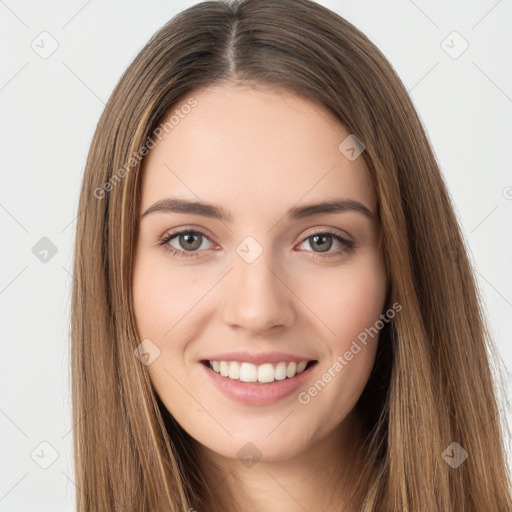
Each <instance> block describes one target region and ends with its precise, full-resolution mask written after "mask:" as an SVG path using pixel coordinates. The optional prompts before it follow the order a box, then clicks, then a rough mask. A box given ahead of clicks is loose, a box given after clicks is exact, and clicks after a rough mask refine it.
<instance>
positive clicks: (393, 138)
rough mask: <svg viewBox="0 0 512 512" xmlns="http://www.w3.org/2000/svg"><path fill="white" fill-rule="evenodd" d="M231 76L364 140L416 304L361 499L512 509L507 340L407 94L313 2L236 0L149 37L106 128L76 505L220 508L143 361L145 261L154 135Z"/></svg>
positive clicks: (371, 388) (482, 510) (394, 252)
mask: <svg viewBox="0 0 512 512" xmlns="http://www.w3.org/2000/svg"><path fill="white" fill-rule="evenodd" d="M226 82H230V83H239V84H261V85H265V86H271V87H276V88H280V89H283V88H284V89H286V90H287V91H289V92H291V93H293V94H296V95H298V96H300V97H302V98H305V99H309V100H313V101H315V102H319V103H320V104H321V105H323V106H324V107H325V108H326V109H328V111H330V112H332V113H333V114H334V115H335V116H336V117H337V119H339V122H340V123H341V124H342V125H343V126H344V127H345V128H346V130H347V131H348V132H349V133H351V134H355V135H356V136H357V138H358V139H359V140H361V141H362V142H363V144H364V146H365V149H364V151H363V153H362V155H361V157H362V158H364V162H365V165H366V167H367V169H368V172H369V174H370V176H371V180H372V183H373V186H374V187H375V192H376V196H377V206H378V219H379V226H380V231H381V236H382V247H383V252H384V258H385V264H386V269H387V274H388V282H389V295H388V305H389V304H393V303H395V302H397V303H399V304H401V306H402V311H401V312H400V314H398V315H396V316H395V317H394V318H393V320H392V321H390V322H389V323H388V324H387V325H386V326H385V327H384V328H383V329H382V331H381V332H380V335H379V340H378V350H377V354H376V359H375V364H374V367H373V369H372V373H371V375H370V378H369V381H368V383H367V385H366V387H365V389H364V391H363V393H362V395H361V396H360V398H359V400H358V402H357V404H356V408H357V410H358V412H359V417H360V418H361V421H362V425H363V433H364V440H365V441H364V448H365V450H366V451H365V454H366V455H365V459H364V470H363V471H362V472H361V474H360V475H355V476H354V492H355V494H356V495H357V498H358V500H359V501H358V503H361V504H362V508H361V511H363V512H381V511H385V512H387V511H393V512H395V511H396V512H419V511H428V512H504V511H509V510H512V506H511V497H510V484H509V473H508V467H507V460H506V455H505V449H504V430H505V427H504V425H502V423H501V421H500V417H501V415H502V412H501V411H500V407H499V403H500V402H499V399H498V390H499V389H498V387H497V386H496V382H497V379H496V375H495V374H494V373H493V370H498V369H499V368H498V366H497V365H495V364H494V360H493V355H496V353H497V350H496V348H495V346H494V345H493V341H492V339H491V336H490V334H489V329H488V327H486V323H485V315H484V307H483V304H482V300H481V298H480V296H479V291H478V288H477V286H476V281H475V278H474V274H473V270H472V266H471V262H470V259H469V257H468V250H467V248H466V246H465V243H464V239H463V237H462V235H461V230H460V228H459V225H458V222H457V219H456V216H455V214H454V209H453V206H452V203H451V200H450V197H449V194H448V191H447V188H446V186H445V183H444V181H443V178H442V175H441V172H440V168H439V165H438V163H437V162H436V159H435V156H434V153H433V151H432V148H431V146H430V143H429V141H428V138H427V136H426V133H425V131H424V129H423V127H422V124H421V121H420V119H419V116H418V114H417V113H416V111H415V108H414V106H413V104H412V101H411V99H410V98H409V96H408V93H407V90H406V88H405V87H404V85H403V84H402V82H401V80H400V79H399V77H398V76H397V74H396V72H395V71H394V69H393V68H392V66H391V65H390V63H389V62H388V61H387V60H386V58H385V57H384V55H383V54H382V53H381V52H380V51H379V49H378V48H377V47H376V46H375V45H374V44H373V43H372V42H371V41H370V40H369V39H368V38H367V37H366V36H365V35H364V34H363V33H361V32H360V31H359V30H358V29H357V28H355V27H354V26H353V25H352V24H351V23H349V22H348V21H346V20H345V19H344V18H342V17H340V16H339V15H337V14H336V13H334V12H332V11H330V10H329V9H327V8H325V7H323V6H320V5H319V4H317V3H315V2H312V1H308V0H240V1H238V0H234V1H229V0H227V1H208V2H203V3H199V4H196V5H194V6H192V7H190V8H187V9H186V10H184V11H182V12H180V13H179V14H178V15H176V16H175V17H174V18H172V19H171V20H170V21H169V22H168V23H167V24H165V25H164V26H163V27H162V28H161V29H160V30H159V31H157V33H156V34H154V35H153V37H151V39H150V40H149V42H148V43H147V44H146V46H145V47H144V48H143V49H142V50H141V51H140V52H139V53H138V55H137V56H136V58H135V59H134V61H133V62H132V63H131V64H130V65H129V67H128V68H127V70H126V71H125V72H124V74H123V76H122V77H121V79H120V81H119V83H118V84H117V86H116V87H115V89H114V91H113V93H112V95H111V97H110V99H109V100H108V103H107V104H106V108H105V109H104V112H103V114H102V116H101V118H100V120H99V123H98V125H97V128H96V131H95V134H94V136H93V140H92V143H91V147H90V151H89V154H88V158H87V163H86V168H85V171H84V176H83V183H82V188H81V193H80V203H79V208H78V211H79V215H78V220H77V226H76V241H75V254H74V278H75V280H74V283H73V292H72V311H71V339H72V350H71V355H72V361H71V363H72V364H71V371H72V400H73V420H74V421H73V423H74V429H73V435H74V456H75V475H76V485H77V492H76V496H77V511H78V512H89V511H90V512H93V511H94V512H114V511H116V512H117V511H119V512H121V511H122V512H128V511H137V512H150V511H151V512H155V511H159V512H160V511H161V512H164V511H168V512H177V511H179V512H188V511H189V510H190V509H193V508H195V509H196V510H198V511H199V512H211V510H208V511H205V509H204V508H203V504H204V503H205V498H206V497H207V496H209V495H212V494H211V489H209V488H208V486H207V485H206V483H205V479H204V478H203V475H202V474H201V472H200V470H199V469H198V464H197V463H196V462H197V461H196V457H195V453H194V449H193V445H192V443H191V438H190V436H189V435H188V434H187V432H185V431H184V430H183V429H182V428H181V427H180V425H179V424H177V422H176V421H175V420H174V419H173V417H172V415H171V414H170V413H169V412H168V411H166V410H165V407H164V406H163V404H162V402H161V401H160V399H159V397H158V396H157V395H156V393H155V392H154V390H153V388H152V385H151V382H150V379H149V376H148V373H147V370H146V367H145V366H144V365H143V364H142V363H141V361H139V359H138V358H137V357H135V356H134V350H135V348H136V347H137V346H138V345H139V344H140V342H141V339H140V337H139V334H138V332H137V327H136V323H135V315H134V308H133V301H132V271H133V258H134V249H135V245H136V243H137V228H138V220H139V213H138V212H139V207H140V197H141V172H142V165H143V162H144V156H145V154H147V152H148V151H150V147H151V142H152V141H153V139H152V138H151V136H152V134H153V132H154V131H155V129H156V128H157V127H158V126H159V124H160V123H161V122H162V120H163V119H165V118H166V116H167V115H168V114H169V112H171V110H172V108H173V106H175V105H176V104H177V103H178V102H180V101H183V100H186V99H187V98H188V97H190V95H191V92H192V91H194V90H197V89H198V88H203V87H208V86H210V85H214V84H218V83H226ZM153 138H154V137H153ZM141 148H142V149H141ZM454 442H456V443H458V444H459V445H460V446H461V447H462V448H463V449H464V450H465V451H466V452H467V454H468V458H467V459H466V460H465V461H464V462H463V463H462V464H460V465H459V466H458V467H456V468H454V467H452V466H451V465H450V464H448V463H447V462H446V460H447V457H446V453H451V452H450V451H449V450H448V452H446V451H445V450H446V449H447V448H448V447H449V446H450V445H451V443H454ZM452 448H453V446H452ZM443 454H444V456H443ZM336 505H337V504H335V503H333V506H332V508H331V510H333V511H334V510H337V508H336Z"/></svg>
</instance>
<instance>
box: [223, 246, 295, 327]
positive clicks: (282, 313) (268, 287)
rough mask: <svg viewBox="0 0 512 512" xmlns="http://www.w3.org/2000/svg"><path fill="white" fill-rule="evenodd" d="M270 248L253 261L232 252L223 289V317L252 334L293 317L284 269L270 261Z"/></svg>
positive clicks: (229, 323)
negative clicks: (231, 265)
mask: <svg viewBox="0 0 512 512" xmlns="http://www.w3.org/2000/svg"><path fill="white" fill-rule="evenodd" d="M270 260H271V254H270V251H268V252H267V251H263V253H262V254H261V255H260V256H259V257H258V258H257V259H256V260H255V261H253V262H252V263H247V262H246V261H244V260H243V259H242V258H240V257H238V256H237V255H235V259H234V268H233V269H232V271H231V272H230V273H229V274H228V280H227V283H226V287H225V288H224V293H226V300H225V301H224V304H225V306H224V312H223V314H224V321H225V323H226V324H227V325H229V326H231V327H233V328H238V329H244V330H247V331H249V332H251V333H252V334H264V333H266V332H267V331H269V330H270V329H277V328H278V327H280V328H283V327H289V326H290V325H292V324H293V322H294V320H295V314H296V313H295V307H294V294H293V292H292V291H291V290H290V288H289V287H288V285H287V283H286V281H287V280H286V278H285V276H284V274H283V272H280V271H279V270H277V266H276V265H275V264H274V265H272V262H271V261H270Z"/></svg>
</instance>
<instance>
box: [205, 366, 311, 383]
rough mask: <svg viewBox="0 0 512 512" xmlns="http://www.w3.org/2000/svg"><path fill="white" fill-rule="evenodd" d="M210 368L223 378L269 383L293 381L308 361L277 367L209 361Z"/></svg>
mask: <svg viewBox="0 0 512 512" xmlns="http://www.w3.org/2000/svg"><path fill="white" fill-rule="evenodd" d="M209 363H210V368H211V369H212V370H213V371H214V372H216V373H220V374H221V375H222V376H223V377H228V378H229V379H233V380H240V381H242V382H261V383H268V382H274V380H284V379H286V378H289V379H291V378H292V377H295V375H298V374H299V373H302V372H303V371H304V369H305V368H306V366H307V364H308V361H301V362H300V363H295V362H291V363H286V362H280V363H277V364H276V365H275V366H274V365H273V364H272V363H264V364H260V365H259V366H257V365H255V364H252V363H239V362H238V361H209Z"/></svg>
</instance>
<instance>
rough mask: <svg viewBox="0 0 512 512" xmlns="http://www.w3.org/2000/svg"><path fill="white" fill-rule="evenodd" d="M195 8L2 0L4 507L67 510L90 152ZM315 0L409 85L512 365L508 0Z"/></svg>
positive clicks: (0, 390)
mask: <svg viewBox="0 0 512 512" xmlns="http://www.w3.org/2000/svg"><path fill="white" fill-rule="evenodd" d="M195 3H197V2H194V1H176V2H165V1H163V0H162V1H145V2H142V1H140V2H135V1H128V2H127V1H123V2H121V1H119V0H117V1H111V2H108V3H107V2H100V1H98V0H92V1H88V2H87V1H85V0H73V1H66V2H64V1H63V0H60V1H56V0H54V1H47V2H40V3H39V2H29V1H23V0H5V1H4V0H0V38H1V44H0V52H1V54H0V61H1V67H0V141H1V166H0V172H1V187H0V227H1V237H2V241H1V243H2V247H3V250H2V263H1V266H0V308H1V312H2V317H1V318H2V321H1V324H0V326H1V327H0V328H1V339H2V345H1V348H2V349H1V356H0V438H1V445H0V461H1V462H0V512H5V511H13V510H16V511H18V512H24V511H30V512H36V511H48V510H53V511H59V510H63V511H64V510H65V511H71V510H74V495H75V492H76V488H75V485H74V483H73V480H74V477H73V461H72V451H71V446H72V444H71V443H72V439H71V438H72V434H71V429H72V424H71V415H70V407H71V401H70V381H69V347H70V341H69V334H68V332H69V331H68V325H69V320H68V319H69V305H70V288H71V282H72V279H73V278H72V275H71V269H72V247H73V245H72V244H73V236H74V229H75V225H76V223H75V217H76V214H77V203H78V192H79V186H80V183H81V179H82V173H83V170H84V164H85V159H86V155H87V151H88V148H89V144H90V141H91V137H92V135H93V132H94V129H95V126H96V123H97V121H98V119H99V116H100V114H101V112H102V110H103V107H104V104H105V102H106V100H107V99H108V97H109V95H110V93H111V91H112V89H113V88H114V86H115V84H116V83H117V81H118V79H119V78H120V76H121V74H122V72H123V71H124V70H125V69H126V67H127V66H128V65H129V63H130V62H131V61H132V59H133V58H134V57H135V55H136V54H137V53H138V51H139V50H140V49H141V48H142V47H143V45H144V44H145V43H146V42H147V40H148V39H149V37H150V36H151V35H152V34H153V33H154V32H155V31H156V30H157V29H158V28H160V27H161V26H162V25H163V24H164V23H165V22H167V21H168V20H169V19H170V18H171V17H172V16H173V15H174V14H176V13H177V12H178V11H180V10H182V9H184V8H185V7H188V6H190V5H193V4H195ZM320 3H322V4H323V5H325V6H327V7H329V8H331V9H333V10H335V11H337V12H338V13H339V14H341V15H342V16H344V17H345V18H346V19H348V20H349V21H350V22H351V23H353V24H354V25H355V26H356V27H358V28H359V29H361V30H362V31H363V32H364V33H365V34H366V35H367V36H368V37H369V38H370V39H371V40H372V41H373V42H374V43H375V44H376V45H377V46H378V47H379V48H380V49H381V50H382V51H383V53H384V54H385V55H386V56H387V58H388V59H389V60H390V62H391V63H392V65H393V66H394V67H395V69H396V70H397V72H398V74H399V76H400V77H401V78H402V80H403V82H404V84H405V85H406V87H407V89H408V90H409V92H410V94H411V97H412V99H413V101H414V104H415V105H416V108H417V109H418V112H419V114H420V117H421V119H422V121H423V123H424V125H425V128H426V130H427V132H428V135H429V138H430V140H431V143H432V145H433V148H434V151H435V153H436V155H437V158H438V161H439V163H440V164H441V167H442V172H443V174H444V177H445V179H446V181H447V184H448V187H449V189H450V192H451V195H452V197H453V200H454V203H455V206H456V213H457V216H458V218H459V221H460V223H461V226H462V228H463V231H464V234H465V236H466V238H467V242H468V244H469V247H470V251H471V258H472V261H473V263H474V267H475V270H476V275H477V278H478V282H479V286H480V288H481V290H482V293H483V297H484V300H485V305H486V309H487V315H488V321H489V324H490V326H491V330H492V333H493V336H494V340H495V343H496V344H497V345H498V347H499V349H500V353H499V354H498V356H499V357H502V358H503V361H504V364H506V366H507V367H508V368H511V367H512V347H511V338H512V336H511V335H512V321H511V317H512V270H511V263H512V229H511V227H512V188H511V187H512V171H511V169H512V153H511V147H512V122H511V121H512V30H511V26H512V1H511V0H501V1H496V0H479V1H475V0H474V1H462V0H458V1H451V2H446V1H441V0H435V1H426V0H416V2H413V1H411V0H396V1H381V2H377V1H373V2H371V1H368V0H366V1H361V0H359V1H356V0H351V1H348V0H347V1H321V2H320ZM43 31H47V32H48V33H49V34H51V37H52V38H53V39H55V40H56V41H57V43H58V48H57V50H56V51H55V52H54V53H53V54H52V55H51V56H49V57H48V58H46V59H43V58H41V57H40V56H39V55H38V54H37V53H36V52H35V51H34V50H33V48H32V47H31V45H32V44H34V45H36V44H39V45H41V43H40V38H41V37H47V38H48V37H49V36H39V35H40V34H41V32H43ZM453 31H457V32H458V33H459V34H460V36H462V38H464V39H465V40H466V41H467V43H468V44H469V47H468V49H467V50H466V51H465V52H464V53H462V54H461V55H460V56H459V57H458V58H456V59H454V58H452V57H450V55H448V53H447V52H446V51H445V49H444V48H443V45H442V42H443V41H444V40H446V38H447V37H448V36H450V37H449V38H448V39H447V40H446V43H445V44H446V45H450V46H452V47H453V49H452V51H455V52H457V51H458V50H460V49H461V48H462V46H461V44H462V40H461V39H457V37H458V36H453V35H450V34H452V32H453ZM454 38H455V39H454ZM33 41H35V42H34V43H32V42H33ZM452 41H453V42H452ZM50 43H51V40H50V39H46V45H45V47H46V48H49V47H50V46H49V45H50ZM507 187H508V188H507ZM42 237H48V238H49V239H50V240H51V241H52V242H53V244H55V246H56V248H57V253H56V254H55V256H53V257H52V258H51V259H49V261H47V262H46V263H43V262H41V261H40V260H39V259H38V258H36V256H35V255H34V254H33V253H32V247H33V246H34V245H35V244H36V243H37V242H38V241H39V240H40V239H41V238H42ZM506 375H507V380H506V385H507V388H506V396H504V397H503V400H502V406H503V407H504V408H505V407H506V410H507V415H506V422H507V424H508V425H510V420H511V418H512V415H511V414H510V408H509V405H508V400H509V399H511V400H512V386H510V383H511V382H512V379H509V378H508V372H507V374H506ZM92 414H94V411H93V412H92ZM504 423H505V421H504ZM42 442H46V443H49V444H50V445H51V447H53V448H50V446H48V445H42V446H40V443H42ZM508 443H509V437H508V435H507V444H508ZM34 450H36V451H35V454H34V459H35V460H38V461H39V463H44V462H45V461H46V463H49V462H51V460H52V459H51V457H52V453H53V452H52V450H55V451H56V452H57V455H58V456H57V459H56V460H55V462H54V463H53V464H51V465H50V466H49V467H48V468H47V469H43V468H41V467H40V466H39V465H38V464H37V463H36V462H35V460H34V459H33V458H32V456H31V454H32V453H33V452H34ZM78 492H79V491H78Z"/></svg>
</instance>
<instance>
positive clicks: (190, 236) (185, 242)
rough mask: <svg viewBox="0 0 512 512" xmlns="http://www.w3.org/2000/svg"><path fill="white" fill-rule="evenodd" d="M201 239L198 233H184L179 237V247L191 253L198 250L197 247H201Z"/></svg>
mask: <svg viewBox="0 0 512 512" xmlns="http://www.w3.org/2000/svg"><path fill="white" fill-rule="evenodd" d="M201 237H202V235H200V234H199V233H197V234H194V233H184V234H181V235H180V237H179V242H180V245H181V247H183V248H184V249H185V250H191V251H193V250H195V249H199V247H201V241H202V240H201ZM194 239H195V240H194ZM198 241H199V243H198ZM191 243H192V244H191Z"/></svg>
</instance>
